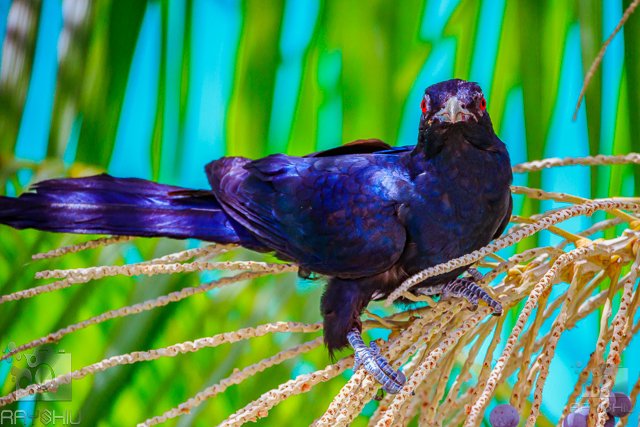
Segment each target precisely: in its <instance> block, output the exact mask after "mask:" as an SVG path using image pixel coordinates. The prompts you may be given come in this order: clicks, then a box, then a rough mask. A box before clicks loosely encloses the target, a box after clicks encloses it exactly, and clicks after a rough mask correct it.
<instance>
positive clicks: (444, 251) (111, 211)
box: [0, 79, 512, 392]
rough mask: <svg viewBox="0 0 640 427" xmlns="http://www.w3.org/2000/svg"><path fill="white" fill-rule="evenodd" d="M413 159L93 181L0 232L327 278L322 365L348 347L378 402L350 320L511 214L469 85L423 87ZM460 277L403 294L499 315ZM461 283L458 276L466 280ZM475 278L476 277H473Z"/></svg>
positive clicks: (322, 156)
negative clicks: (458, 300) (239, 256)
mask: <svg viewBox="0 0 640 427" xmlns="http://www.w3.org/2000/svg"><path fill="white" fill-rule="evenodd" d="M421 109H422V116H421V119H420V128H419V130H418V142H417V144H416V145H415V146H404V147H397V148H392V147H391V146H389V145H387V144H385V143H383V142H382V141H379V140H363V141H355V142H353V143H351V144H347V145H344V146H342V147H338V148H334V149H331V150H327V151H322V152H318V153H314V154H310V155H308V156H306V157H292V156H287V155H284V154H276V155H272V156H268V157H265V158H262V159H259V160H250V159H246V158H242V157H224V158H221V159H219V160H215V161H213V162H211V163H209V164H208V165H207V166H206V168H205V171H206V174H207V177H208V179H209V183H210V184H211V190H188V189H184V188H179V187H173V186H168V185H162V184H157V183H153V182H150V181H145V180H140V179H131V178H127V179H121V178H113V177H111V176H108V175H99V176H93V177H88V178H79V179H58V180H50V181H45V182H40V183H38V184H36V185H35V186H34V187H33V189H34V190H35V191H34V192H29V193H25V194H23V195H21V196H20V197H18V198H8V197H1V198H0V223H4V224H8V225H10V226H12V227H15V228H37V229H40V230H48V231H57V232H68V233H104V234H112V235H128V236H164V237H172V238H179V239H181V238H196V239H201V240H207V241H213V242H219V243H237V244H240V245H242V246H245V247H247V248H250V249H253V250H256V251H261V252H275V253H276V254H277V256H278V257H279V258H281V259H283V260H287V261H293V262H295V263H297V264H298V265H299V266H300V274H301V275H308V274H310V273H312V272H314V273H319V274H322V275H326V276H328V277H329V279H328V285H327V288H326V291H325V293H324V295H323V297H322V303H321V311H322V316H323V318H324V337H325V343H326V345H327V347H328V349H329V351H330V352H333V351H335V350H337V349H340V348H343V347H345V346H346V345H347V344H349V343H350V344H351V345H352V346H353V347H355V348H356V350H357V351H356V355H357V357H356V359H357V361H358V363H360V364H362V365H364V366H365V368H366V369H367V370H369V371H371V372H372V373H373V374H374V375H375V376H376V378H377V379H378V380H379V381H380V382H381V383H382V384H383V386H384V387H383V388H384V389H385V390H387V391H390V392H397V391H398V390H399V389H400V388H401V387H402V384H403V382H404V377H403V376H402V374H401V373H396V372H395V371H393V370H391V367H390V366H389V365H388V364H387V363H386V361H385V360H384V358H382V356H381V355H380V354H379V353H378V352H377V351H376V349H375V348H369V347H366V346H364V345H363V343H362V339H361V337H360V331H361V322H360V315H361V312H362V310H363V309H364V308H365V307H366V306H367V304H368V303H369V301H371V300H372V299H378V298H382V297H384V296H386V295H388V294H389V293H390V292H392V291H393V290H394V289H395V288H396V287H397V286H398V285H400V283H401V282H402V281H403V280H405V279H406V278H408V277H409V276H411V275H412V274H414V273H417V272H418V271H420V270H422V269H425V268H428V267H431V266H433V265H436V264H439V263H442V262H445V261H448V260H450V259H452V258H456V257H458V256H461V255H464V254H466V253H468V252H471V251H473V250H475V249H478V248H480V247H482V246H484V245H486V244H487V243H489V242H490V241H491V240H492V239H494V238H495V237H497V236H498V235H500V234H501V233H502V231H503V230H504V228H505V227H506V225H507V223H508V221H509V218H510V214H511V206H512V202H511V193H510V190H509V185H510V183H511V166H510V161H509V155H508V153H507V150H506V147H505V145H504V144H503V143H502V141H500V139H498V137H497V136H496V134H495V132H494V130H493V126H492V124H491V119H490V118H489V114H488V113H487V111H486V101H485V98H484V96H483V94H482V90H481V89H480V87H479V86H478V85H477V84H476V83H471V82H466V81H464V80H458V79H455V80H448V81H445V82H441V83H438V84H435V85H433V86H430V87H429V88H427V90H426V91H425V94H424V98H423V99H422V103H421ZM467 269H468V267H463V268H459V269H457V270H455V271H452V272H450V273H446V274H443V275H441V276H438V277H433V278H430V279H428V280H427V281H425V282H423V283H420V284H419V285H418V286H417V287H416V288H414V289H413V290H412V291H413V292H415V293H421V294H428V295H441V296H454V297H455V296H458V297H464V298H466V299H468V300H470V301H471V302H472V303H473V304H477V303H478V300H479V299H483V300H484V301H485V302H486V303H488V304H489V305H490V306H491V307H492V308H493V309H494V312H495V313H496V314H499V313H501V311H502V308H501V306H500V304H499V303H498V302H496V301H494V300H493V299H491V298H490V297H489V295H488V294H487V293H486V292H484V291H483V290H482V289H481V288H480V287H479V286H478V285H476V284H475V281H474V278H477V274H472V277H470V278H457V277H458V276H459V275H460V274H461V273H463V272H464V271H466V270H467ZM471 271H473V270H470V272H471ZM474 273H477V272H475V271H474Z"/></svg>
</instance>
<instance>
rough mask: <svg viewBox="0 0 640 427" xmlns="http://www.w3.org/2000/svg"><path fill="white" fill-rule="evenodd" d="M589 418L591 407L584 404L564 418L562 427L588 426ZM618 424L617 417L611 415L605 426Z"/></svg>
mask: <svg viewBox="0 0 640 427" xmlns="http://www.w3.org/2000/svg"><path fill="white" fill-rule="evenodd" d="M588 418H589V407H588V406H582V407H580V408H578V409H576V410H575V411H573V412H572V413H570V414H569V415H567V418H565V419H564V422H563V423H562V427H587V419H588ZM615 424H616V419H615V417H613V416H611V415H609V417H608V418H607V421H605V423H604V427H614V426H615Z"/></svg>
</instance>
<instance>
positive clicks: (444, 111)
mask: <svg viewBox="0 0 640 427" xmlns="http://www.w3.org/2000/svg"><path fill="white" fill-rule="evenodd" d="M420 108H421V110H422V118H421V124H424V125H426V126H431V125H437V124H440V125H444V126H450V125H455V124H457V123H462V122H476V123H477V122H480V121H481V120H482V119H483V118H484V117H485V116H486V115H487V101H486V100H485V99H484V95H483V94H482V89H480V86H478V84H477V83H473V82H467V81H465V80H460V79H453V80H447V81H444V82H440V83H437V84H434V85H432V86H429V87H428V88H427V89H426V90H425V91H424V97H423V98H422V102H421V104H420Z"/></svg>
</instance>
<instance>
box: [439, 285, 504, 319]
mask: <svg viewBox="0 0 640 427" xmlns="http://www.w3.org/2000/svg"><path fill="white" fill-rule="evenodd" d="M475 281H476V279H475V276H472V277H471V278H469V279H467V278H461V279H455V280H452V281H450V282H449V283H447V284H445V285H444V287H443V289H442V296H443V297H445V298H448V297H458V298H464V299H465V300H467V301H469V302H470V303H471V310H473V311H475V310H476V309H477V308H478V302H479V301H480V300H482V301H484V302H485V303H486V304H487V305H488V306H489V307H491V308H492V309H493V314H494V315H496V316H499V315H501V314H502V304H500V302H499V301H496V300H495V299H493V298H492V297H491V295H489V294H488V293H487V291H485V290H484V289H482V287H480V285H478V284H477V283H476V282H475Z"/></svg>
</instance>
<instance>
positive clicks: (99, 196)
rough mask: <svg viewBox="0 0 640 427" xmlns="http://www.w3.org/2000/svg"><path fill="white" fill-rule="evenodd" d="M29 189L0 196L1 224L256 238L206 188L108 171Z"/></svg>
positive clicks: (150, 234)
mask: <svg viewBox="0 0 640 427" xmlns="http://www.w3.org/2000/svg"><path fill="white" fill-rule="evenodd" d="M32 190H33V191H32V192H27V193H24V194H22V195H21V196H20V197H17V198H13V197H0V224H7V225H10V226H11V227H14V228H20V229H22V228H35V229H38V230H45V231H55V232H63V233H81V234H111V235H116V236H146V237H171V238H176V239H185V238H195V239H200V240H206V241H212V242H218V243H238V244H246V245H247V246H253V244H254V243H255V241H254V240H253V238H252V237H251V236H250V235H249V234H248V233H247V232H246V230H244V229H243V228H242V226H240V225H239V224H237V223H235V222H234V221H233V220H231V219H230V218H228V217H227V215H225V213H224V211H223V210H222V208H221V206H220V204H219V203H218V201H217V200H216V198H215V196H214V195H213V193H212V192H211V191H204V190H189V189H185V188H181V187H174V186H170V185H163V184H157V183H155V182H151V181H146V180H143V179H137V178H114V177H112V176H109V175H96V176H91V177H87V178H71V179H52V180H49V181H43V182H39V183H37V184H35V185H34V186H33V188H32Z"/></svg>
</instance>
